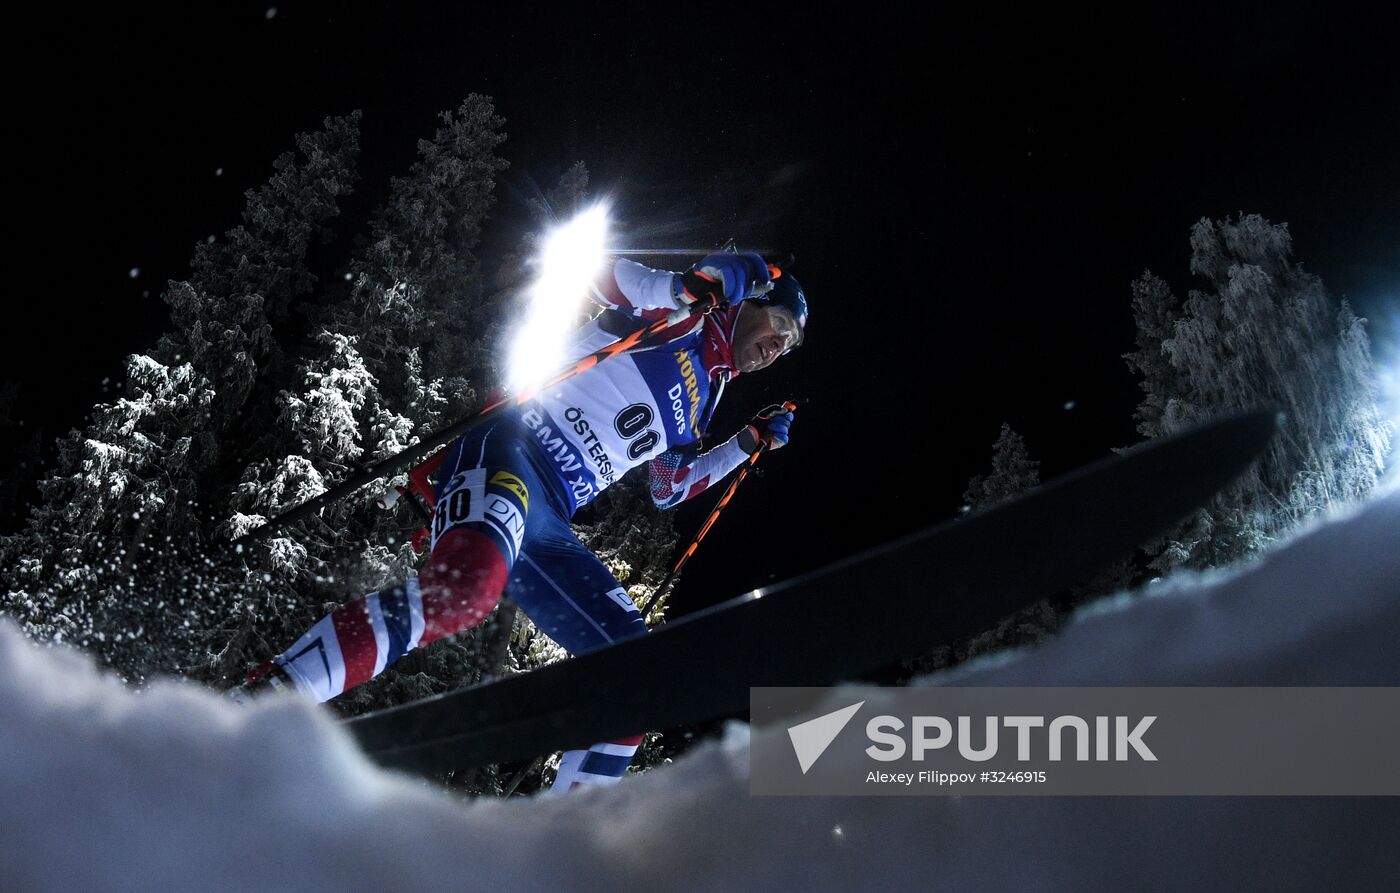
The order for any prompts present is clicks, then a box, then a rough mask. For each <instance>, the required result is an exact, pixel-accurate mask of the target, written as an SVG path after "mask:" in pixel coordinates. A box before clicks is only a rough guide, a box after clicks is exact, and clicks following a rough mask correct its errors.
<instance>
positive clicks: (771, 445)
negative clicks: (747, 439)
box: [637, 400, 797, 617]
mask: <svg viewBox="0 0 1400 893" xmlns="http://www.w3.org/2000/svg"><path fill="white" fill-rule="evenodd" d="M796 410H797V404H796V403H793V402H792V401H791V400H788V401H786V402H784V403H782V404H777V405H774V406H770V407H768V408H767V409H765V410H763V411H762V412H760V413H759V414H758V415H757V416H755V417H754V422H766V423H767V424H766V426H765V427H766V428H767V430H766V431H765V432H763V433H762V434H760V433H759V432H758V429H757V426H756V425H755V424H750V425H749V427H748V428H747V429H745V430H746V431H753V432H754V437H755V438H757V445H756V446H755V448H754V449H753V450H751V451H750V452H749V458H748V461H746V462H745V463H744V464H743V465H741V466H739V473H738V474H737V475H735V476H734V480H732V481H730V483H729V486H728V487H727V488H725V491H724V495H723V496H721V497H720V498H719V502H717V503H716V504H715V507H714V509H713V510H712V511H711V512H710V514H709V516H708V517H707V518H705V523H704V524H701V525H700V532H699V533H697V534H695V537H694V538H693V539H692V540H691V541H690V545H688V546H686V548H685V551H684V552H682V553H681V557H680V558H678V559H676V563H675V566H673V567H672V568H671V572H670V573H668V574H667V575H666V579H664V580H662V581H661V585H660V586H658V587H656V591H655V592H653V593H652V594H651V597H650V598H648V599H646V600H644V601H643V602H642V603H641V604H640V605H638V606H637V610H638V611H640V612H641V613H642V617H646V616H647V613H648V612H649V611H650V610H651V609H652V606H653V605H655V606H656V607H657V608H660V607H662V606H664V605H665V604H666V598H667V596H669V595H670V594H671V593H670V589H671V585H672V584H673V583H675V581H676V577H677V576H678V575H679V574H680V572H681V568H683V567H685V563H686V562H687V561H689V560H690V556H692V555H694V554H695V552H696V550H697V549H699V548H700V541H701V540H703V539H704V538H705V535H706V534H708V533H709V532H710V528H712V527H714V526H715V522H716V521H718V520H719V515H720V512H722V511H724V507H725V506H727V505H729V502H730V500H732V499H733V498H734V494H735V493H736V492H737V491H738V489H739V485H740V484H742V483H743V482H744V478H745V477H747V476H748V474H749V472H750V471H751V470H752V469H753V467H754V466H755V465H757V464H758V460H759V459H760V458H762V457H763V454H764V453H766V452H768V450H770V449H778V448H779V447H781V446H782V445H783V444H786V443H787V432H788V426H789V425H790V424H791V423H792V414H793V413H794V412H795V411H796ZM774 419H782V420H783V423H782V425H781V431H782V439H781V441H779V440H778V436H777V431H775V430H774V425H773V420H774ZM740 446H743V436H742V434H741V436H740ZM745 449H747V447H746V448H745Z"/></svg>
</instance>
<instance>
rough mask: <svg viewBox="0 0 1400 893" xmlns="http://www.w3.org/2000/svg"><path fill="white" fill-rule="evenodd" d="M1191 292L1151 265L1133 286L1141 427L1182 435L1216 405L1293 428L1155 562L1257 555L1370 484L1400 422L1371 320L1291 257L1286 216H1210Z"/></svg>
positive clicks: (1198, 242) (1198, 231) (1211, 562)
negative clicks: (1258, 413)
mask: <svg viewBox="0 0 1400 893" xmlns="http://www.w3.org/2000/svg"><path fill="white" fill-rule="evenodd" d="M1191 272H1192V273H1194V274H1196V275H1198V276H1200V277H1201V278H1203V279H1204V280H1205V282H1206V283H1207V286H1206V288H1205V289H1204V290H1199V291H1197V290H1192V291H1191V292H1190V293H1189V296H1188V298H1187V299H1186V301H1185V302H1180V301H1178V299H1177V298H1176V297H1175V296H1174V295H1173V294H1172V292H1171V289H1170V288H1169V287H1168V286H1167V284H1166V283H1165V282H1164V281H1162V280H1161V279H1159V278H1158V277H1156V276H1154V275H1152V273H1151V272H1146V273H1144V275H1143V276H1142V278H1140V279H1139V280H1138V281H1137V282H1135V283H1134V284H1133V314H1134V317H1135V319H1136V321H1137V326H1138V333H1137V350H1135V351H1134V352H1132V353H1130V354H1127V355H1126V357H1125V359H1126V360H1127V361H1128V364H1129V366H1130V367H1132V368H1133V369H1134V370H1136V371H1137V372H1139V373H1140V374H1141V375H1142V376H1143V381H1142V388H1143V393H1144V396H1143V400H1142V402H1141V404H1140V405H1139V406H1138V408H1137V414H1136V417H1137V420H1138V430H1139V431H1140V432H1141V433H1142V434H1144V435H1146V436H1147V437H1161V436H1165V435H1170V434H1173V433H1175V432H1177V431H1180V430H1181V429H1183V428H1186V427H1188V426H1190V425H1193V424H1196V423H1198V422H1201V421H1204V420H1206V419H1208V418H1210V417H1212V416H1215V415H1219V414H1223V413H1228V412H1232V411H1237V410H1242V409H1248V408H1257V407H1274V408H1277V409H1278V410H1279V411H1281V412H1282V413H1283V417H1284V423H1283V430H1282V432H1281V433H1280V435H1279V436H1278V437H1276V438H1275V439H1274V441H1273V443H1272V444H1271V445H1270V447H1269V450H1268V452H1267V454H1266V455H1265V456H1264V458H1263V459H1262V460H1261V461H1260V462H1259V463H1257V464H1256V465H1255V466H1254V468H1253V469H1252V470H1251V471H1250V472H1249V473H1248V474H1247V475H1246V476H1245V477H1244V478H1243V479H1241V481H1239V482H1238V483H1236V484H1235V485H1233V486H1231V487H1230V488H1229V489H1228V490H1226V491H1225V492H1223V493H1222V494H1220V495H1219V496H1218V497H1217V498H1216V499H1214V500H1213V501H1212V502H1211V504H1210V505H1209V506H1208V507H1207V508H1205V509H1203V510H1201V511H1199V512H1197V513H1196V514H1195V515H1194V516H1193V517H1192V518H1191V519H1190V520H1189V521H1188V522H1187V523H1185V524H1184V525H1182V526H1181V527H1180V528H1179V529H1178V530H1177V531H1176V532H1175V533H1174V534H1173V535H1172V536H1170V537H1168V538H1167V539H1166V540H1165V541H1164V542H1163V543H1161V544H1157V545H1156V546H1155V547H1154V549H1153V551H1154V552H1155V558H1154V560H1153V567H1154V568H1155V569H1157V570H1159V571H1166V570H1168V569H1170V568H1172V567H1176V566H1188V567H1208V566H1221V565H1224V564H1228V563H1230V562H1232V561H1236V560H1239V559H1241V558H1244V557H1247V556H1249V555H1251V554H1253V553H1255V552H1257V551H1258V550H1260V549H1262V548H1264V547H1266V546H1267V544H1268V543H1270V542H1272V541H1273V540H1275V539H1277V538H1278V537H1280V536H1282V535H1284V534H1286V533H1287V532H1288V531H1289V530H1290V529H1292V528H1294V527H1296V526H1297V525H1298V524H1299V523H1300V522H1301V521H1303V520H1304V519H1306V518H1308V517H1310V516H1312V515H1314V514H1316V513H1317V512H1320V511H1322V510H1324V509H1326V508H1327V507H1328V506H1331V505H1335V504H1338V503H1343V502H1346V501H1349V500H1354V499H1358V498H1360V497H1362V496H1364V495H1366V494H1367V493H1369V492H1370V491H1371V489H1372V488H1373V487H1374V486H1375V484H1376V482H1377V479H1378V475H1379V473H1380V471H1381V470H1382V467H1383V462H1384V458H1385V455H1386V453H1387V451H1388V449H1389V443H1390V437H1391V434H1392V431H1391V427H1390V425H1389V423H1388V422H1387V421H1386V420H1385V418H1384V416H1383V414H1382V413H1381V412H1380V410H1379V407H1378V405H1377V399H1376V391H1375V388H1376V381H1375V373H1374V370H1373V368H1372V364H1371V358H1370V344H1369V339H1368V338H1367V337H1366V332H1365V320H1362V319H1359V318H1357V317H1356V316H1355V314H1353V313H1352V311H1351V308H1350V306H1348V304H1347V302H1346V301H1340V302H1338V301H1336V300H1334V299H1333V298H1332V297H1331V296H1330V295H1328V293H1327V291H1326V289H1325V288H1324V287H1323V284H1322V281H1321V280H1320V279H1319V278H1318V277H1317V276H1315V275H1313V274H1311V273H1308V272H1306V271H1305V270H1304V269H1303V267H1302V266H1301V265H1300V264H1298V263H1297V262H1295V261H1294V260H1293V257H1292V240H1291V238H1290V235H1289V232H1288V227H1287V225H1286V224H1277V225H1275V224H1271V223H1269V222H1268V221H1267V220H1265V219H1264V218H1263V217H1261V216H1259V215H1247V216H1246V215H1241V216H1240V217H1239V218H1238V219H1233V220H1232V219H1226V220H1220V221H1213V220H1206V219H1202V220H1201V221H1200V222H1198V223H1197V224H1196V225H1195V226H1194V227H1193V228H1192V231H1191Z"/></svg>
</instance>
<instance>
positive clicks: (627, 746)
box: [507, 524, 646, 793]
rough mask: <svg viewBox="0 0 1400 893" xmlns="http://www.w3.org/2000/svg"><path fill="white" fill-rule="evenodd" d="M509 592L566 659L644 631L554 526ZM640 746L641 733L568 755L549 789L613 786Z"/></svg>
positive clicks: (582, 552)
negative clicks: (562, 651) (564, 653)
mask: <svg viewBox="0 0 1400 893" xmlns="http://www.w3.org/2000/svg"><path fill="white" fill-rule="evenodd" d="M507 592H508V594H509V595H510V597H511V598H512V599H513V600H514V601H515V602H516V604H518V605H519V606H520V607H521V609H522V610H524V611H525V613H526V614H528V615H529V616H530V619H531V620H533V621H534V623H535V625H536V626H538V627H539V628H540V630H541V631H542V632H544V634H545V635H547V636H549V637H550V638H551V639H553V640H554V641H556V642H558V643H559V645H560V646H562V647H563V648H564V650H566V651H568V652H569V653H570V654H582V653H584V652H586V651H592V650H593V649H595V648H601V647H603V646H604V645H607V644H609V643H612V642H616V641H618V640H620V639H625V638H629V637H631V636H638V635H643V634H645V633H646V623H645V621H644V620H643V619H642V615H641V613H640V612H639V611H638V610H637V607H636V605H634V604H632V600H631V599H630V598H628V597H627V591H626V590H625V589H623V588H622V586H620V585H619V584H618V582H617V580H616V579H615V578H614V577H613V575H612V574H611V573H610V572H609V571H608V569H607V567H605V566H604V565H603V563H602V562H601V561H599V560H598V556H596V555H594V554H593V553H592V552H591V551H590V550H589V549H588V547H586V546H584V545H583V544H582V543H580V542H579V541H578V539H577V538H576V537H575V536H574V535H573V533H572V531H570V530H569V529H568V527H567V526H564V527H563V529H560V528H559V527H558V526H556V525H552V524H551V525H549V526H548V527H546V528H545V529H544V531H543V532H542V533H541V535H539V536H537V537H535V538H534V539H532V540H531V542H530V543H529V544H528V545H527V546H526V547H525V550H524V552H523V554H522V555H521V556H520V561H519V562H517V563H516V565H515V568H514V570H513V571H512V573H511V584H510V587H509V589H507ZM641 743H642V736H641V735H632V736H626V737H622V738H616V739H613V740H611V741H604V742H600V743H598V744H594V745H593V746H592V747H590V748H588V749H587V750H571V751H566V752H565V753H564V756H563V758H562V759H561V760H560V762H559V773H558V775H557V776H556V777H555V779H554V787H553V789H552V790H553V792H555V793H562V792H565V791H569V790H571V789H573V788H575V787H578V786H579V785H584V784H603V785H606V784H616V783H617V781H618V780H619V779H621V778H622V776H623V774H624V773H625V772H626V771H627V766H628V764H629V763H631V761H632V757H633V755H634V754H635V753H636V752H637V747H638V746H639V745H640V744H641Z"/></svg>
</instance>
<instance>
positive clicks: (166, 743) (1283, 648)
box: [0, 495, 1400, 893]
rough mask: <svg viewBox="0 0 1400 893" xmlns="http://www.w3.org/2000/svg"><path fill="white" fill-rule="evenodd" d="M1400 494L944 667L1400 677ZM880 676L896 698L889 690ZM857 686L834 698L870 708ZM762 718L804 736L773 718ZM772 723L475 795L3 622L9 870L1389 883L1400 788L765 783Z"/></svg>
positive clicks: (1032, 885) (545, 881)
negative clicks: (561, 789) (646, 768)
mask: <svg viewBox="0 0 1400 893" xmlns="http://www.w3.org/2000/svg"><path fill="white" fill-rule="evenodd" d="M1397 545H1400V496H1395V495H1392V496H1391V497H1389V498H1387V499H1384V500H1377V501H1375V502H1372V503H1371V504H1370V505H1368V506H1366V507H1365V508H1364V510H1363V511H1361V512H1360V513H1359V514H1357V515H1355V516H1353V517H1351V518H1349V519H1346V520H1343V521H1339V522H1336V523H1333V524H1331V525H1328V526H1325V527H1321V528H1319V529H1317V530H1314V531H1313V532H1312V533H1311V534H1309V535H1308V536H1306V537H1303V538H1302V539H1300V540H1298V541H1296V542H1295V543H1293V544H1292V545H1291V546H1290V547H1288V548H1287V549H1285V550H1282V551H1280V552H1278V553H1276V554H1274V555H1273V556H1272V557H1271V558H1270V559H1269V560H1268V561H1267V562H1264V563H1261V564H1257V565H1253V566H1251V567H1248V568H1246V569H1244V570H1243V571H1241V572H1240V573H1238V574H1237V575H1234V576H1229V577H1226V576H1221V577H1218V578H1209V579H1181V580H1178V581H1175V582H1169V583H1165V584H1158V585H1157V586H1154V587H1152V588H1151V590H1150V592H1151V595H1150V597H1137V598H1132V599H1123V600H1120V601H1116V602H1113V603H1110V604H1108V605H1105V606H1103V607H1099V608H1096V609H1095V610H1093V611H1092V612H1090V613H1089V614H1087V615H1085V616H1083V617H1081V618H1080V619H1079V621H1078V622H1076V623H1075V624H1074V625H1072V626H1071V627H1070V628H1069V629H1067V630H1066V631H1065V632H1064V633H1063V634H1062V635H1061V636H1060V637H1059V638H1057V639H1056V640H1054V641H1053V642H1051V643H1048V644H1047V645H1045V646H1044V647H1041V648H1039V649H1036V650H1034V651H1029V652H1024V653H1021V654H1018V655H1015V656H1013V657H1012V658H1011V659H1009V660H1002V661H1000V662H998V663H997V664H995V665H989V664H984V665H982V666H980V667H974V668H972V669H970V670H967V671H964V672H962V673H959V674H956V675H945V676H941V677H932V678H930V679H928V680H925V681H926V682H927V683H929V684H965V685H970V684H976V685H1026V684H1050V685H1089V684H1094V685H1107V684H1130V685H1154V684H1171V685H1183V684H1208V685H1344V684H1361V685H1366V684H1389V685H1395V684H1397V683H1400V548H1397ZM866 694H867V695H869V694H871V693H866ZM848 700H849V698H836V699H834V701H833V702H840V703H846V702H847V701H848ZM756 734H765V735H769V734H780V735H781V734H784V733H783V732H782V730H776V731H769V730H765V731H762V732H759V733H756ZM748 740H749V731H748V728H747V727H746V726H743V725H740V724H733V725H731V727H730V729H729V732H728V734H727V736H726V737H725V739H724V740H723V741H720V742H712V743H709V744H706V745H704V746H701V747H697V748H696V749H695V750H694V751H693V752H692V753H691V754H690V755H689V756H688V757H687V758H685V759H684V760H682V761H681V762H680V763H678V764H677V765H675V766H674V767H670V768H667V769H664V770H658V771H654V772H651V773H648V774H646V775H644V776H641V777H638V778H632V779H628V780H626V781H624V782H623V783H622V784H621V785H619V786H618V787H616V788H613V789H611V790H605V791H591V792H584V793H575V794H573V795H570V796H567V797H563V798H560V799H553V798H541V799H536V800H525V799H516V800H511V801H477V802H462V801H460V800H457V799H454V798H453V797H451V796H449V795H447V794H444V793H441V792H439V791H436V790H433V789H430V788H428V787H427V786H426V785H425V784H423V783H421V782H419V781H417V780H415V779H413V778H410V777H407V776H403V775H397V774H392V773H387V772H383V771H380V770H379V769H377V768H376V767H374V766H373V765H371V764H370V763H369V762H367V761H366V760H365V759H364V758H363V757H362V756H361V755H360V754H359V752H358V751H357V750H356V749H355V746H354V744H353V743H352V742H351V741H350V739H349V738H348V737H347V736H345V735H344V734H342V732H341V731H340V729H339V728H338V727H337V726H336V725H335V724H334V723H333V722H332V721H331V720H330V718H329V717H328V716H327V715H326V714H324V713H322V712H321V711H319V710H318V709H316V708H313V707H312V706H310V705H308V704H303V703H300V702H297V701H295V700H291V699H287V700H275V701H273V702H269V703H265V704H262V705H260V706H258V707H256V708H254V709H252V710H242V709H239V708H236V707H233V706H231V705H228V704H226V703H224V702H223V701H222V700H221V699H219V698H218V697H216V696H214V695H212V694H210V693H208V692H205V691H202V690H200V689H197V688H194V687H192V686H188V685H182V684H177V683H165V684H158V685H155V686H153V687H152V688H151V689H150V690H149V691H148V692H146V693H144V694H141V695H136V694H132V693H131V692H129V691H127V690H126V689H125V688H123V687H122V686H121V685H120V684H119V683H118V682H116V681H114V680H113V679H111V678H107V677H104V676H100V675H98V674H97V673H96V672H94V670H93V669H92V667H91V666H90V665H89V664H88V662H87V661H86V659H85V658H83V657H82V656H81V655H78V654H74V653H70V652H67V651H63V650H56V649H55V650H41V649H37V648H34V647H32V646H31V645H30V644H28V643H27V642H26V641H25V640H24V639H23V638H22V637H21V636H20V635H19V633H17V632H16V631H15V629H14V628H13V627H12V626H11V625H9V624H8V623H0V888H3V889H5V890H10V891H21V890H33V889H48V890H70V889H79V890H89V889H103V890H106V889H121V890H182V891H183V890H291V889H295V890H298V891H314V890H326V891H336V893H343V891H345V890H438V889H453V890H460V889H483V890H493V891H494V890H516V889H555V890H576V889H598V890H608V891H618V890H623V889H637V890H652V889H664V888H674V889H684V890H734V889H748V888H756V887H767V888H768V889H770V890H786V889H850V888H858V889H859V888H873V887H876V886H877V885H878V886H889V885H895V886H896V887H897V888H898V887H918V888H930V887H937V888H950V887H951V888H954V889H966V888H974V887H977V888H1009V887H1018V888H1026V889H1074V890H1080V889H1098V888H1106V889H1143V888H1158V887H1169V888H1174V889H1193V888H1203V887H1204V888H1210V889H1220V888H1236V889H1281V888H1283V889H1314V890H1315V889H1348V890H1355V889H1368V888H1380V887H1382V886H1383V883H1384V882H1386V881H1387V879H1388V880H1389V881H1393V880H1394V878H1395V877H1397V876H1400V856H1398V855H1397V847H1396V841H1400V798H1301V797H1300V798H1267V797H1261V798H1223V797H1216V798H1173V797H1164V798H1148V797H1139V798H1107V797H1104V798H1100V797H1092V798H1091V797H1063V798H1053V797H1024V798H1015V797H985V798H979V797H966V798H961V799H955V798H950V797H927V798H908V799H906V798H898V797H891V798H772V799H765V798H752V797H750V796H749V795H748V793H747V787H748V779H747V771H748V759H747V755H748Z"/></svg>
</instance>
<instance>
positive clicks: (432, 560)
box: [275, 429, 547, 701]
mask: <svg viewBox="0 0 1400 893" xmlns="http://www.w3.org/2000/svg"><path fill="white" fill-rule="evenodd" d="M491 433H492V432H488V433H486V434H483V435H481V436H480V437H469V438H464V439H463V440H462V441H459V442H458V443H457V444H455V445H454V446H453V447H452V452H451V453H449V455H448V457H447V460H446V461H445V462H444V463H443V468H444V469H445V470H450V472H449V471H445V474H444V482H443V484H442V485H441V488H440V489H441V492H440V493H439V495H438V500H437V509H436V511H435V512H434V514H433V545H432V553H431V555H429V557H428V562H427V564H425V565H424V567H423V570H422V571H421V572H420V573H419V575H418V577H417V578H415V579H412V580H409V581H407V582H405V583H403V584H400V585H398V586H394V587H391V588H389V589H384V590H381V591H379V592H372V593H369V594H368V595H366V596H364V597H362V598H358V599H356V600H354V601H352V602H349V603H347V604H344V605H341V606H340V607H339V608H336V609H335V610H334V611H332V612H331V613H330V614H329V615H328V616H326V617H324V618H322V619H321V620H320V621H319V622H318V623H317V624H316V625H314V626H313V627H312V628H311V629H310V630H308V631H307V632H306V634H305V635H303V636H302V637H301V638H300V639H298V640H297V641H296V643H295V644H293V645H292V647H291V648H288V649H287V650H286V651H285V652H283V653H282V654H281V655H280V656H278V657H277V658H276V659H275V663H276V664H277V665H278V666H279V667H280V668H281V669H282V671H283V672H284V673H285V674H286V675H287V677H288V678H289V679H290V680H291V681H292V683H293V684H294V685H295V686H296V688H297V690H298V691H300V692H301V693H303V694H305V695H307V696H308V697H312V698H315V699H316V700H318V701H325V700H329V699H330V698H333V697H335V696H336V695H338V694H340V693H341V692H344V691H346V690H347V689H350V688H353V687H355V686H356V685H359V684H361V683H363V682H366V681H368V680H369V679H371V678H373V677H374V676H376V675H378V674H379V673H381V672H382V671H383V670H384V668H385V667H388V666H389V665H390V664H392V663H393V662H394V661H396V660H398V659H399V658H400V657H402V656H403V655H404V654H406V653H407V652H409V651H411V650H413V649H414V648H416V647H418V646H419V645H426V644H427V643H429V642H432V641H435V640H437V639H440V638H443V637H444V636H449V635H452V634H453V633H458V632H461V631H462V630H466V629H470V628H471V627H473V626H476V625H477V624H479V623H480V622H481V621H482V620H484V619H485V618H486V617H487V616H488V615H489V614H490V613H491V611H492V609H493V608H495V606H496V603H497V602H498V601H499V600H500V596H501V591H502V590H503V589H504V588H505V584H506V579H507V576H508V575H509V573H510V568H511V565H512V564H514V562H515V559H516V556H517V555H518V554H519V551H520V548H521V546H522V545H523V544H524V542H525V541H526V539H527V538H528V536H529V535H530V529H531V525H530V524H529V494H530V491H531V490H535V491H536V492H542V491H543V487H541V486H539V485H538V481H537V476H536V474H535V471H534V469H533V467H532V466H531V465H530V463H529V462H528V461H524V457H523V455H522V454H521V452H520V445H519V441H518V440H516V439H514V438H513V437H511V436H510V434H511V433H512V432H511V431H510V430H509V429H506V430H503V431H502V432H501V433H500V435H499V436H497V437H494V438H493V437H492V436H491ZM493 441H494V442H493ZM545 514H547V513H545Z"/></svg>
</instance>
